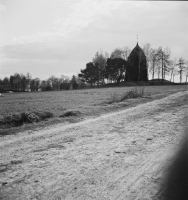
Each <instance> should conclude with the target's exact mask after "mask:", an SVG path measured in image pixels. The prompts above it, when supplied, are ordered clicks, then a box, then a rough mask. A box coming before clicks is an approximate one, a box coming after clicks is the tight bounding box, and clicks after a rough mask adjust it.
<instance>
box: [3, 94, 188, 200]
mask: <svg viewBox="0 0 188 200" xmlns="http://www.w3.org/2000/svg"><path fill="white" fill-rule="evenodd" d="M187 96H188V92H179V93H176V94H173V95H170V96H169V97H166V98H164V99H161V100H156V101H153V102H150V103H146V104H143V105H139V106H137V107H134V108H130V109H127V110H123V111H121V112H117V113H112V114H108V115H104V116H101V117H99V118H96V119H91V120H87V121H84V122H80V123H78V124H71V125H67V126H61V125H58V126H55V127H54V128H53V127H52V128H51V127H50V128H48V129H47V128H46V129H44V130H41V131H38V132H34V133H33V134H28V132H24V133H20V134H18V136H16V138H15V136H7V137H4V138H3V140H2V141H1V142H0V152H1V157H0V169H1V168H2V169H4V170H2V172H0V194H1V196H0V197H1V199H3V200H4V199H10V200H11V199H19V200H22V199H26V198H28V199H35V200H36V199H38V200H39V199H40V200H43V199H53V200H55V199H100V200H101V199H128V200H131V199H145V200H146V199H148V200H149V199H155V200H157V199H160V196H161V195H162V192H161V191H160V189H159V187H160V185H161V184H163V183H164V178H163V177H164V176H163V175H164V174H165V173H166V170H167V166H168V165H169V163H170V160H171V158H172V155H173V154H174V152H175V149H176V146H177V145H178V144H179V143H180V141H181V138H182V133H183V129H184V126H185V124H184V123H185V118H184V116H185V112H186V110H187V108H188V106H187V104H186V103H187V101H186V100H187ZM13 163H15V164H13ZM3 166H4V168H3ZM6 166H7V168H6Z"/></svg>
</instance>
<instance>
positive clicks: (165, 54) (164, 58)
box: [157, 47, 170, 81]
mask: <svg viewBox="0 0 188 200" xmlns="http://www.w3.org/2000/svg"><path fill="white" fill-rule="evenodd" d="M157 60H158V61H160V62H161V74H162V81H163V80H164V79H165V74H166V73H168V71H169V69H168V66H169V64H170V49H169V48H168V47H167V48H166V49H165V50H164V51H163V49H162V47H159V48H158V50H157Z"/></svg>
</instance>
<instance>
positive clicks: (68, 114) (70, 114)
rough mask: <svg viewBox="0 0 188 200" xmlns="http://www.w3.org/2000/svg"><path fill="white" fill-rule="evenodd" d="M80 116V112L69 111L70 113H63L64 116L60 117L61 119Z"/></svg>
mask: <svg viewBox="0 0 188 200" xmlns="http://www.w3.org/2000/svg"><path fill="white" fill-rule="evenodd" d="M79 114H80V111H74V110H69V111H67V112H65V113H63V114H62V115H60V116H59V117H70V116H78V115H79Z"/></svg>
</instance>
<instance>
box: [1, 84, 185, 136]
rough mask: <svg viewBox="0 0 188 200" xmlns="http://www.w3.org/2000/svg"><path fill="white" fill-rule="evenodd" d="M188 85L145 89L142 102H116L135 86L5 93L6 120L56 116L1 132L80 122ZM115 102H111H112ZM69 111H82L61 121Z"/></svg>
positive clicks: (3, 99)
mask: <svg viewBox="0 0 188 200" xmlns="http://www.w3.org/2000/svg"><path fill="white" fill-rule="evenodd" d="M187 87H188V86H187V85H174V86H172V85H171V86H170V85H169V86H144V88H143V90H144V92H145V93H144V97H149V98H139V99H134V100H133V99H127V100H124V101H123V102H120V103H113V102H112V100H113V98H114V96H121V95H122V94H125V93H126V92H128V91H129V90H130V89H131V87H113V88H100V89H85V90H66V91H50V92H30V93H4V94H2V96H1V97H0V116H1V117H2V116H3V117H4V116H7V115H12V114H15V113H21V112H26V111H28V112H34V111H49V112H52V113H53V114H54V117H53V118H51V119H48V120H46V121H43V122H39V123H37V124H24V125H22V126H21V127H13V128H8V129H5V128H3V130H2V129H1V128H0V132H6V133H9V132H12V131H13V132H17V131H22V130H25V129H31V128H37V127H43V126H46V125H50V124H55V123H61V122H66V121H68V122H76V121H78V120H83V119H84V118H88V117H91V116H96V115H100V114H103V113H105V112H110V111H114V110H118V109H122V107H123V108H125V107H129V106H134V105H137V104H138V103H144V102H147V101H151V100H153V99H157V98H161V97H164V96H167V95H169V94H172V93H175V92H179V91H184V90H187V89H188V88H187ZM110 102H111V103H110ZM69 110H73V111H78V112H79V113H80V114H79V116H77V117H75V116H73V117H68V118H61V117H59V116H60V115H63V114H64V113H66V112H67V111H69Z"/></svg>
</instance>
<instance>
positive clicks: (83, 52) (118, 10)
mask: <svg viewBox="0 0 188 200" xmlns="http://www.w3.org/2000/svg"><path fill="white" fill-rule="evenodd" d="M187 19H188V2H186V1H182V2H181V1H180V2H179V1H170V2H168V1H166V2H165V1H107V0H104V1H102V0H99V1H97V0H95V1H94V0H77V1H71V0H67V1H60V0H16V1H15V0H0V78H4V77H5V76H8V77H9V76H10V75H11V74H14V73H15V72H18V73H23V74H26V72H30V73H31V75H32V77H33V78H35V77H39V78H41V79H46V78H48V77H50V76H51V75H55V76H58V77H59V76H60V75H61V74H64V75H68V76H72V75H73V74H77V73H79V72H80V69H84V68H85V66H86V63H87V62H90V61H92V58H93V57H94V55H95V53H96V51H99V50H102V51H107V52H108V53H109V54H110V53H111V52H112V51H113V50H114V49H115V48H117V47H124V46H129V47H130V49H133V48H134V47H135V45H136V42H137V39H136V35H137V34H138V35H139V36H138V37H139V39H138V43H139V45H140V47H143V45H144V44H146V43H150V44H151V46H152V47H153V48H157V47H159V46H162V47H164V48H165V47H167V46H168V47H169V48H170V49H171V52H172V57H177V58H179V57H184V58H185V59H188V47H187V46H188V20H187Z"/></svg>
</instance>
